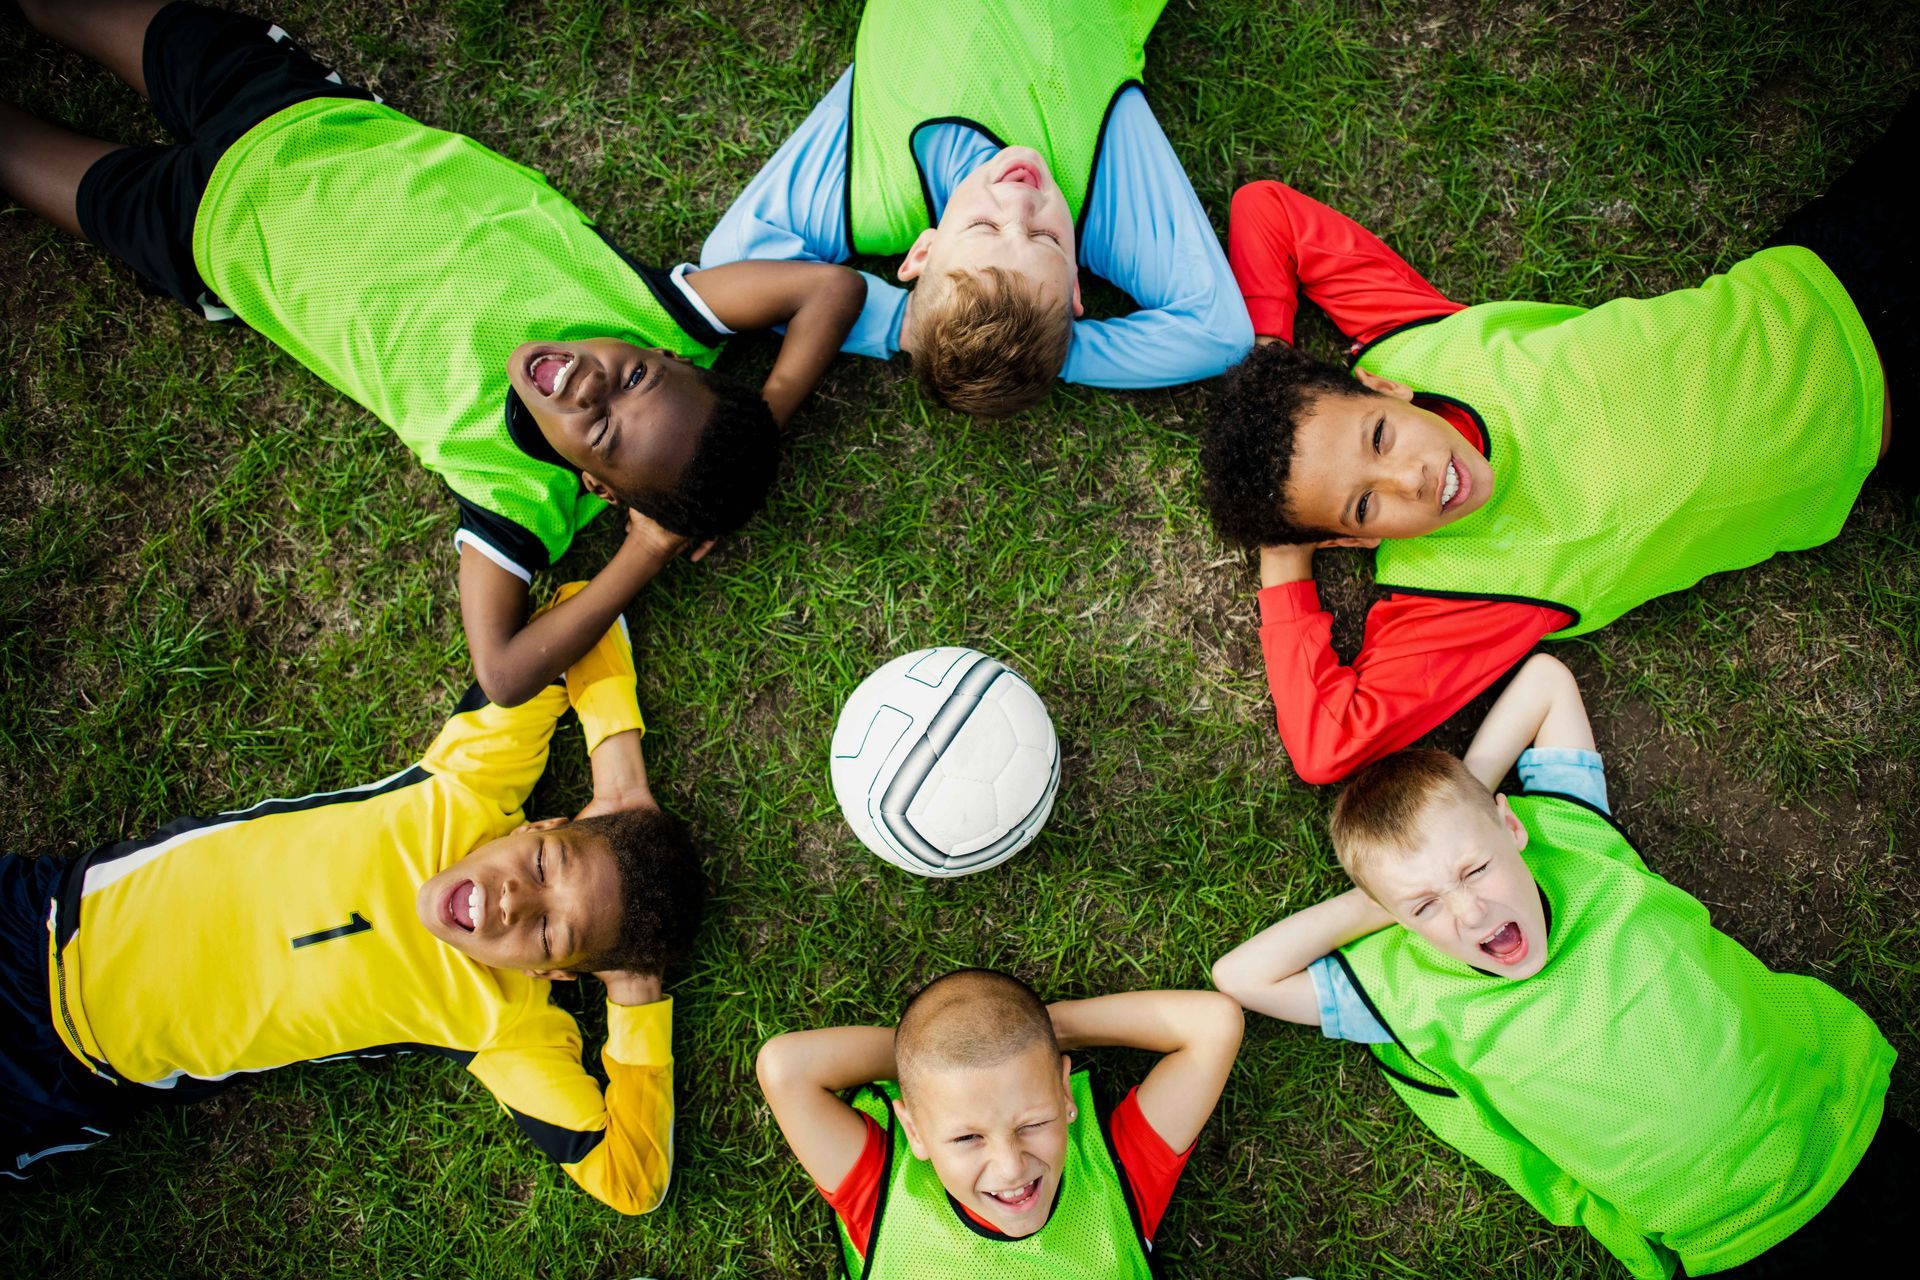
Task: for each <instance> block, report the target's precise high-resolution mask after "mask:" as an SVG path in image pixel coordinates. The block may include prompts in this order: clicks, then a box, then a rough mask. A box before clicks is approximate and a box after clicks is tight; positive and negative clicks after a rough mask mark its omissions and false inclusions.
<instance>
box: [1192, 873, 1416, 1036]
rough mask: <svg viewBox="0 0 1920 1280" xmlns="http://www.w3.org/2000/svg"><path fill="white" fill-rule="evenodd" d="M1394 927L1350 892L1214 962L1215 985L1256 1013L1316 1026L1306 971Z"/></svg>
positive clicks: (1316, 1006)
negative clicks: (1358, 940)
mask: <svg viewBox="0 0 1920 1280" xmlns="http://www.w3.org/2000/svg"><path fill="white" fill-rule="evenodd" d="M1392 923H1393V917H1392V916H1390V915H1388V914H1387V913H1386V911H1385V910H1384V909H1383V908H1381V906H1380V905H1379V904H1378V903H1376V902H1375V901H1374V900H1373V899H1372V898H1369V897H1368V896H1367V895H1366V894H1365V893H1363V892H1362V891H1361V890H1359V889H1349V890H1347V891H1346V892H1345V893H1343V894H1341V895H1339V896H1338V897H1334V898H1328V899H1327V900H1326V901H1325V902H1320V903H1315V904H1314V905H1313V906H1311V907H1308V908H1306V909H1305V910H1303V911H1296V912H1294V913H1293V914H1292V915H1290V916H1288V917H1286V918H1285V919H1284V920H1282V921H1280V922H1279V923H1278V924H1274V925H1269V926H1268V927H1267V928H1265V929H1263V930H1261V931H1260V932H1259V933H1256V934H1254V935H1253V936H1252V937H1251V938H1248V939H1247V940H1246V941H1245V942H1243V943H1241V944H1240V945H1239V946H1237V947H1235V948H1234V949H1233V950H1231V951H1229V952H1227V954H1226V955H1224V956H1221V957H1220V958H1219V959H1218V960H1215V961H1214V962H1213V985H1214V986H1216V987H1218V988H1220V990H1221V991H1223V992H1225V993H1226V994H1227V995H1230V996H1232V997H1233V998H1234V999H1235V1000H1238V1001H1239V1002H1240V1003H1241V1004H1243V1005H1245V1006H1246V1007H1247V1008H1249V1009H1252V1010H1254V1011H1255V1012H1257V1013H1264V1014H1267V1015H1268V1016H1269V1017H1274V1018H1280V1019H1282V1020H1283V1021H1286V1022H1297V1023H1299V1024H1300V1025H1302V1026H1307V1027H1317V1026H1319V1025H1320V999H1319V996H1318V995H1317V994H1316V993H1315V991H1314V989H1313V978H1312V977H1311V976H1310V975H1309V974H1308V972H1307V967H1308V966H1309V965H1311V964H1312V963H1313V962H1314V961H1315V960H1318V959H1319V958H1320V957H1321V956H1324V955H1327V954H1328V953H1330V952H1333V951H1337V950H1339V949H1340V948H1341V947H1343V946H1345V945H1346V944H1347V943H1349V942H1352V941H1353V940H1354V939H1355V938H1364V937H1365V936H1366V935H1368V934H1370V933H1373V932H1375V931H1376V930H1379V929H1384V928H1386V927H1387V926H1388V925H1390V924H1392Z"/></svg>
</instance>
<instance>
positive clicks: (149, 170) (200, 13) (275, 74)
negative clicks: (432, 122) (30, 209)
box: [75, 3, 379, 320]
mask: <svg viewBox="0 0 1920 1280" xmlns="http://www.w3.org/2000/svg"><path fill="white" fill-rule="evenodd" d="M141 66H142V69H143V70H144V71H145V73H146V78H147V96H148V98H149V100H150V101H151V102H152V104H153V113H154V115H156V116H158V117H159V118H160V124H161V126H162V127H163V128H165V129H166V131H167V132H168V133H170V134H172V135H173V136H174V137H175V138H176V139H178V142H177V143H175V144H174V145H173V146H166V147H122V148H121V149H120V150H118V151H114V152H109V153H108V154H107V155H104V156H102V157H100V159H99V160H97V161H95V162H94V164H93V167H92V168H90V169H88V170H87V172H86V174H85V176H84V177H82V178H81V179H80V190H79V192H78V193H77V194H76V196H75V204H76V206H77V212H78V214H79V219H80V230H81V232H82V233H84V234H85V235H86V237H87V239H88V240H91V241H92V242H93V243H94V244H96V245H98V246H99V247H100V248H102V249H104V250H106V251H107V252H108V253H110V254H112V255H113V256H114V257H116V258H118V259H120V260H121V261H122V262H124V263H126V264H127V265H128V266H130V267H132V268H133V270H134V273H135V274H136V275H138V276H139V277H140V281H141V283H142V284H143V285H145V286H146V287H147V288H149V289H151V290H153V291H154V292H156V293H161V294H165V295H166V296H168V297H170V298H177V299H179V300H180V302H181V303H183V304H184V305H186V306H187V307H190V308H191V309H193V310H194V311H196V312H198V313H200V314H201V315H204V316H205V317H206V318H207V319H209V320H229V319H232V318H233V313H232V312H231V311H228V310H227V309H226V308H225V307H222V306H221V305H220V301H219V299H218V298H215V297H214V296H213V295H212V292H211V291H210V290H209V289H208V288H207V285H206V282H205V281H203V280H202V279H201V278H200V271H199V269H198V268H197V267H195V266H194V265H193V220H194V217H195V215H196V214H197V213H198V212H199V210H200V196H201V194H202V193H203V192H205V191H206V189H207V180H208V179H209V178H211V177H212V176H213V167H214V166H215V165H216V164H218V163H220V157H221V156H222V155H224V154H226V150H227V148H228V147H230V146H232V145H233V144H234V142H235V141H236V140H238V139H239V137H240V135H241V134H243V133H245V132H246V131H247V130H249V129H251V128H253V126H255V125H256V124H259V123H260V122H261V121H262V120H265V119H266V118H267V117H268V116H270V115H273V114H274V113H275V112H277V111H281V110H284V109H285V108H287V107H290V106H292V105H294V104H295V103H296V102H305V101H307V100H308V99H310V98H358V99H360V100H362V101H369V102H377V101H379V99H378V98H376V97H375V96H374V95H373V94H372V93H371V92H369V91H368V90H366V89H362V88H359V87H358V86H356V85H350V84H345V83H342V82H341V80H340V77H339V76H338V75H336V74H335V73H333V72H331V71H329V70H327V68H325V67H323V66H321V65H320V64H319V63H317V62H315V61H314V60H313V59H312V58H310V57H308V56H307V54H306V53H305V52H303V51H302V50H301V49H300V47H299V46H297V45H296V44H294V42H293V41H292V40H291V39H290V38H288V36H287V33H286V32H284V31H282V30H281V29H280V28H279V27H276V26H274V25H272V24H271V23H268V22H265V21H262V20H261V19H259V18H249V17H247V16H246V15H244V14H238V13H228V12H226V11H225V10H222V9H208V8H206V7H204V6H202V5H197V4H186V3H174V4H170V5H168V6H167V7H166V8H164V9H162V10H160V12H159V13H157V14H155V15H154V17H153V21H152V22H151V23H150V24H148V26H147V38H146V45H145V48H144V50H143V51H142V54H141Z"/></svg>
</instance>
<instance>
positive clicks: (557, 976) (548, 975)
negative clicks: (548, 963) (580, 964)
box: [520, 969, 580, 982]
mask: <svg viewBox="0 0 1920 1280" xmlns="http://www.w3.org/2000/svg"><path fill="white" fill-rule="evenodd" d="M520 972H522V973H524V974H526V975H527V976H528V977H529V978H545V979H546V980H547V981H548V982H578V981H580V975H579V974H577V973H575V972H574V971H573V970H571V969H522V970H521V971H520Z"/></svg>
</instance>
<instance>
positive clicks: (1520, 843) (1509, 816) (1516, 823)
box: [1493, 796, 1527, 853]
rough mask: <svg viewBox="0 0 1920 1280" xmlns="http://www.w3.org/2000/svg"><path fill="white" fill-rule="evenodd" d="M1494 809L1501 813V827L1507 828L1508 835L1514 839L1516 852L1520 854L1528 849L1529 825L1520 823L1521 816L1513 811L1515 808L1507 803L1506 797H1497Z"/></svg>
mask: <svg viewBox="0 0 1920 1280" xmlns="http://www.w3.org/2000/svg"><path fill="white" fill-rule="evenodd" d="M1493 807H1494V808H1496V809H1498V810H1499V811H1500V825H1501V826H1503V827H1505V828H1506V829H1507V834H1508V835H1510V836H1512V837H1513V849H1514V852H1515V853H1518V852H1520V851H1521V850H1523V849H1525V848H1526V847H1527V824H1526V823H1524V822H1522V821H1520V815H1519V814H1517V813H1515V812H1514V811H1513V806H1512V805H1510V804H1508V803H1507V798H1506V797H1505V796H1495V797H1494V798H1493Z"/></svg>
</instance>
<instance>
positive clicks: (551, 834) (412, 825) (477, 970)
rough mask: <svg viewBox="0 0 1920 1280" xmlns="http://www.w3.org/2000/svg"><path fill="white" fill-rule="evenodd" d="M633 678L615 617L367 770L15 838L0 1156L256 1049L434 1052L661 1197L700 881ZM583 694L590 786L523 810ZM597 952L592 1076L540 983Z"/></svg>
mask: <svg viewBox="0 0 1920 1280" xmlns="http://www.w3.org/2000/svg"><path fill="white" fill-rule="evenodd" d="M579 589H580V584H577V583H576V584H572V585H570V586H569V587H567V588H565V589H563V592H562V595H563V597H564V596H570V595H572V594H573V593H574V592H576V591H578V590H579ZM634 683H635V677H634V668H633V651H632V648H631V647H630V645H629V643H628V640H627V636H626V631H625V627H624V624H622V625H616V626H615V627H613V628H611V629H610V630H608V631H607V632H606V633H604V634H603V636H602V637H601V640H600V643H599V644H598V645H597V646H596V647H595V648H594V649H593V651H592V652H590V653H589V654H587V655H586V656H585V657H584V658H582V659H581V660H580V661H578V662H576V663H575V664H574V665H573V666H572V667H570V668H569V669H568V671H567V673H566V682H565V684H564V686H562V685H560V684H554V685H550V686H548V687H547V688H545V689H543V690H541V691H540V693H539V694H538V695H537V696H536V697H534V698H532V699H530V700H528V701H527V702H525V703H523V704H522V705H520V706H518V707H511V708H509V707H502V706H499V705H497V704H495V703H492V702H489V701H488V700H487V698H486V696H485V695H484V694H483V693H482V692H481V691H480V690H479V688H478V686H475V687H474V688H473V689H471V690H470V691H469V692H468V694H467V696H466V698H464V699H463V700H462V701H461V703H460V707H459V710H458V711H457V712H456V714H455V715H454V716H453V718H452V720H450V721H449V722H448V723H447V726H446V727H445V728H444V729H442V730H441V732H440V735H439V737H438V738H436V739H435V740H434V743H433V745H432V746H431V747H430V748H429V749H428V750H427V753H426V755H425V756H424V757H422V758H421V760H420V762H419V763H418V764H415V765H413V766H412V767H410V768H407V769H403V770H402V771H400V772H399V773H396V774H394V775H392V776H391V777H388V778H385V779H382V780H381V781H379V782H373V783H368V784H367V785H365V786H360V787H351V788H348V789H347V790H345V791H333V792H325V793H321V794H316V795H309V796H302V797H300V798H299V799H294V800H267V801H264V802H262V803H260V804H257V805H254V806H253V807H252V808H250V809H242V810H238V811H235V812H230V813H220V814H215V815H213V816H212V817H207V818H181V819H178V820H176V821H174V822H171V823H169V824H168V825H167V826H165V827H163V828H162V829H161V830H160V831H158V832H157V833H155V834H154V835H153V836H151V837H149V838H147V839H144V840H127V841H123V842H121V843H119V844H111V845H105V846H103V847H101V848H99V849H96V850H94V851H93V852H91V853H89V854H86V855H85V856H83V857H80V858H75V859H58V858H44V857H43V858H27V857H21V856H17V855H8V856H5V857H0V1174H4V1175H6V1176H8V1177H14V1178H23V1177H26V1176H28V1175H30V1174H31V1173H33V1172H35V1171H36V1166H38V1165H39V1162H40V1161H41V1160H43V1159H45V1158H47V1157H48V1156H51V1155H56V1154H59V1153H61V1152H66V1151H73V1150H78V1149H80V1148H83V1147H87V1146H91V1145H93V1144H94V1143H96V1142H98V1141H101V1140H102V1139H104V1138H106V1137H109V1136H111V1135H112V1134H113V1133H114V1132H116V1131H118V1130H119V1129H120V1128H121V1127H122V1125H123V1124H124V1123H125V1122H126V1121H127V1120H129V1119H130V1118H131V1117H132V1116H133V1115H134V1114H136V1113H137V1112H139V1111H141V1110H143V1109H145V1108H148V1107H151V1106H154V1105H156V1104H158V1103H161V1102H166V1101H174V1102H179V1101H191V1100H193V1099H195V1098H199V1097H203V1096H205V1095H206V1094H208V1093H210V1092H213V1091H214V1090H217V1089H219V1088H221V1087H223V1086H224V1085H225V1084H226V1083H228V1082H230V1081H231V1080H232V1079H234V1078H235V1077H237V1076H240V1075H243V1074H246V1073H248V1072H255V1071H267V1070H271V1069H273V1068H275V1067H281V1066H288V1065H292V1064H294V1063H299V1062H313V1061H320V1060H327V1061H331V1060H335V1059H340V1058H352V1057H380V1056H384V1055H387V1054H391V1053H399V1052H405V1051H410V1050H418V1051H425V1052H430V1053H436V1054H439V1055H441V1056H443V1057H446V1058H449V1059H451V1060H452V1061H454V1062H457V1063H459V1064H460V1065H462V1066H464V1067H465V1068H466V1069H467V1070H468V1071H470V1072H472V1073H473V1075H474V1076H475V1077H477V1078H478V1079H479V1080H480V1082H481V1083H482V1084H484V1085H486V1087H487V1088H488V1089H489V1090H490V1091H491V1092H492V1093H493V1095H494V1096H495V1097H496V1098H497V1099H498V1100H499V1102H500V1104H501V1106H503V1107H504V1108H505V1109H506V1111H507V1113H508V1114H509V1115H511V1116H512V1117H513V1118H514V1119H515V1120H516V1121H518V1122H519V1125H520V1127H521V1129H522V1130H524V1131H525V1132H526V1134H527V1136H528V1137H530V1138H532V1139H533V1141H534V1144H535V1145H536V1146H538V1147H539V1148H540V1149H541V1150H542V1151H543V1152H545V1153H546V1154H547V1156H548V1157H549V1158H551V1159H552V1160H554V1161H555V1162H556V1163H558V1164H559V1165H560V1166H561V1168H562V1169H564V1170H565V1171H566V1173H567V1175H568V1176H569V1177H571V1178H572V1179H573V1180H574V1181H575V1182H577V1183H579V1184H580V1185H581V1186H582V1187H584V1188H586V1189H587V1190H588V1191H589V1192H591V1193H592V1194H593V1195H595V1196H597V1197H599V1198H600V1199H601V1200H604V1201H605V1202H607V1203H608V1204H610V1205H612V1206H613V1207H615V1208H616V1209H619V1210H620V1211H622V1212H624V1213H644V1212H646V1211H647V1210H649V1209H652V1208H653V1207H654V1206H655V1205H656V1204H658V1203H659V1201H660V1198H661V1197H662V1196H663V1195H664V1194H665V1193H666V1189H667V1183H668V1179H669V1177H670V1176H671V1173H672V1167H673V1054H672V1048H671V1038H672V1022H673V1001H672V999H671V998H670V997H665V996H663V995H662V992H661V983H662V979H663V977H664V975H665V973H666V970H667V968H668V966H670V965H671V964H673V963H674V962H675V961H676V960H677V959H678V958H679V957H680V956H681V955H683V954H684V953H685V951H686V950H687V948H688V947H689V946H690V945H691V942H692V939H693V934H694V930H695V928H696V926H697V922H698V920H699V915H700V908H701V904H702V902H703V900H704V897H705V884H704V880H703V878H702V875H701V871H700V865H699V859H698V857H697V855H696V853H695V851H694V848H693V846H692V844H691V842H690V840H689V839H688V836H687V834H686V832H685V830H684V829H683V828H682V827H681V826H680V824H679V823H677V822H676V821H674V819H672V818H671V817H669V816H668V815H667V814H665V813H663V812H662V811H661V810H660V808H659V806H658V805H657V804H656V803H655V802H654V799H653V795H652V792H651V790H650V788H649V786H648V782H647V772H646V762H645V759H644V757H643V755H642V752H641V747H640V737H641V733H642V731H643V726H642V723H641V720H640V712H639V708H638V706H637V705H636V704H635V701H634ZM569 707H572V708H573V709H574V710H575V711H576V712H577V713H578V714H579V717H580V722H581V725H582V727H583V728H584V729H585V731H586V738H587V747H588V750H589V753H590V756H591V760H592V767H593V786H594V796H593V800H592V802H591V803H589V804H588V805H587V807H586V808H585V809H584V810H582V812H581V815H580V817H579V818H577V819H576V820H574V821H572V822H569V821H568V820H567V819H565V818H548V819H546V820H544V821H540V822H532V823H530V822H527V821H526V820H525V817H524V815H523V813H522V812H521V806H522V805H523V804H524V803H525V802H526V799H527V796H528V794H529V793H530V792H531V791H532V790H533V787H534V784H535V783H536V782H537V781H538V780H539V778H540V775H541V774H542V773H543V772H544V771H545V769H546V763H547V751H548V745H549V740H550V739H551V738H552V736H553V731H554V726H555V723H556V722H557V721H558V720H559V718H560V717H561V716H562V715H563V714H565V713H566V711H567V710H568V708H569ZM583 973H591V974H593V975H594V976H595V977H596V978H598V979H599V980H600V982H601V985H602V986H604V987H605V989H606V997H607V1008H606V1015H607V1043H606V1046H605V1049H604V1051H603V1052H602V1054H601V1063H602V1065H603V1066H604V1067H605V1069H606V1073H607V1079H608V1087H607V1089H606V1091H605V1092H604V1093H603V1092H602V1090H601V1087H600V1084H599V1082H598V1081H597V1080H595V1079H594V1077H593V1076H592V1075H590V1074H588V1072H587V1071H586V1069H585V1068H584V1067H583V1066H582V1063H581V1036H580V1028H579V1026H578V1025H577V1024H576V1023H575V1021H574V1019H573V1017H572V1015H570V1014H568V1013H567V1012H565V1011H564V1010H562V1009H561V1008H560V1007H559V1006H557V1005H556V1004H554V1003H553V1002H552V1000H551V999H549V995H550V992H551V990H552V986H553V984H554V983H556V982H572V981H576V980H578V979H579V977H580V976H581V975H582V974H583Z"/></svg>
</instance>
